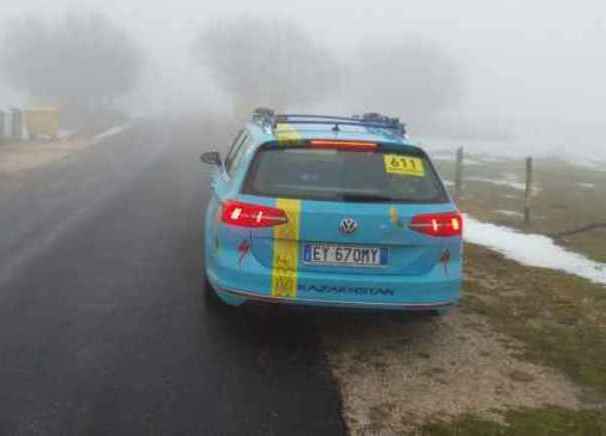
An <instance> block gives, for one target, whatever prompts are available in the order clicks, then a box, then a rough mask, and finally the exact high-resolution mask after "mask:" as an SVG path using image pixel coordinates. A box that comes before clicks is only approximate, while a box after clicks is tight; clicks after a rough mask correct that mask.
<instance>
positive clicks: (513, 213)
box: [495, 209, 524, 217]
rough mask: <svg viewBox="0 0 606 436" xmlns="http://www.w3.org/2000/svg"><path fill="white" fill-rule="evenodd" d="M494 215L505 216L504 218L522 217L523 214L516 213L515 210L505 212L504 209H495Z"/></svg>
mask: <svg viewBox="0 0 606 436" xmlns="http://www.w3.org/2000/svg"><path fill="white" fill-rule="evenodd" d="M495 212H496V213H498V214H499V215H506V216H512V217H523V216H524V214H523V213H521V212H517V211H515V210H506V209H497V210H495Z"/></svg>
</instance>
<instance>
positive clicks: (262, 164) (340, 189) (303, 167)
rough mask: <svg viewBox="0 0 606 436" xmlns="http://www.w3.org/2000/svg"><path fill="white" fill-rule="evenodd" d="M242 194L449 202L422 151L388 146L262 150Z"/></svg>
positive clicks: (333, 199) (328, 198)
mask: <svg viewBox="0 0 606 436" xmlns="http://www.w3.org/2000/svg"><path fill="white" fill-rule="evenodd" d="M243 193H244V194H252V195H261V196H269V197H287V198H299V199H304V200H305V199H307V200H326V201H352V202H406V203H433V202H440V203H441V202H446V201H448V198H447V196H446V193H445V192H444V189H443V187H442V185H441V183H440V182H439V180H438V177H437V176H436V173H435V171H434V169H433V167H432V166H431V165H430V163H429V162H428V161H427V159H426V158H425V157H424V156H422V155H419V154H414V153H409V152H392V151H384V152H383V151H378V152H360V151H348V150H319V149H310V148H274V149H269V148H268V149H261V150H259V151H258V152H257V155H256V156H255V159H254V161H253V164H252V166H251V168H250V170H249V173H248V176H247V179H246V182H245V184H244V188H243Z"/></svg>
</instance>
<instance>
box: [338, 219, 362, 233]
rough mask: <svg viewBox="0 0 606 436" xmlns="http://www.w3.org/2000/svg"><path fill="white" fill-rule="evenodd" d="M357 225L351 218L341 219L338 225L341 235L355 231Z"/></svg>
mask: <svg viewBox="0 0 606 436" xmlns="http://www.w3.org/2000/svg"><path fill="white" fill-rule="evenodd" d="M357 228H358V223H357V222H356V221H355V220H354V219H353V218H343V219H342V220H341V224H339V230H340V231H341V233H345V234H350V233H353V232H355V231H356V230H357Z"/></svg>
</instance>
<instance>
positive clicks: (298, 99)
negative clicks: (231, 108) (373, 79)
mask: <svg viewBox="0 0 606 436" xmlns="http://www.w3.org/2000/svg"><path fill="white" fill-rule="evenodd" d="M193 50H194V56H195V57H196V59H197V60H198V61H199V62H200V63H201V64H202V65H203V66H205V67H206V68H207V69H208V70H209V71H210V73H211V75H212V77H213V78H214V79H215V80H216V82H217V83H218V85H219V86H220V87H221V88H222V89H223V90H225V91H226V92H228V93H229V94H230V95H231V96H232V98H233V101H234V105H235V107H236V110H237V111H238V112H240V111H249V110H250V109H251V108H252V107H254V106H269V107H272V108H275V109H278V110H284V109H287V108H288V107H292V106H293V105H301V104H307V103H315V102H316V101H318V100H320V99H322V98H324V97H326V96H327V95H329V94H331V93H332V92H333V91H334V88H335V86H336V84H337V83H338V72H339V68H338V66H337V63H336V62H335V60H334V58H333V57H332V56H331V55H330V53H329V52H328V51H327V50H325V49H324V48H322V47H320V46H319V45H318V44H316V43H314V41H312V40H311V39H310V38H309V36H308V35H307V34H306V33H305V32H304V31H303V30H302V29H301V28H299V27H298V26H297V25H295V24H294V23H290V22H275V21H266V20H262V19H256V18H255V19H253V18H245V17H241V18H238V19H235V20H227V21H223V22H221V23H219V24H217V25H216V26H214V27H210V28H208V29H206V30H204V31H203V32H202V33H201V34H200V36H199V37H198V38H197V40H196V41H195V43H194V46H193Z"/></svg>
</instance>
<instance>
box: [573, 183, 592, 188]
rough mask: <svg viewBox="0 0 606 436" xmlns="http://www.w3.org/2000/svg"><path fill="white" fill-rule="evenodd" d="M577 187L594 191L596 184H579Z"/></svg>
mask: <svg viewBox="0 0 606 436" xmlns="http://www.w3.org/2000/svg"><path fill="white" fill-rule="evenodd" d="M577 186H580V187H581V188H585V189H593V188H595V183H577Z"/></svg>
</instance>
